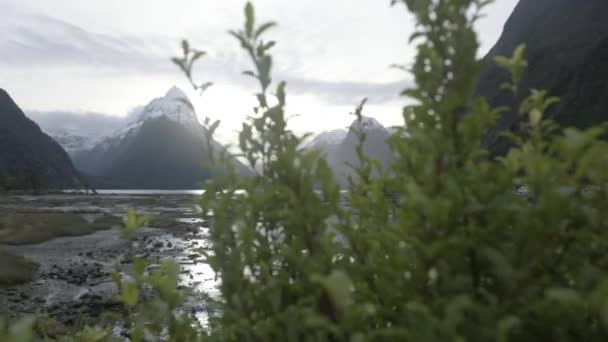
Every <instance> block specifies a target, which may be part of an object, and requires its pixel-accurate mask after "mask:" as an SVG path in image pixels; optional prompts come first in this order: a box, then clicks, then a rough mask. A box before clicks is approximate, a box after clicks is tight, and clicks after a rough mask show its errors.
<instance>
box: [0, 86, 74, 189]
mask: <svg viewBox="0 0 608 342" xmlns="http://www.w3.org/2000/svg"><path fill="white" fill-rule="evenodd" d="M9 179H10V181H9ZM78 179H79V175H78V173H77V172H76V170H75V169H74V167H73V166H72V162H71V161H70V158H69V157H68V154H67V153H66V152H65V151H64V150H63V149H62V148H61V146H59V144H58V143H57V142H55V141H54V140H53V139H51V138H50V137H49V136H48V135H46V134H44V133H43V132H42V131H41V130H40V127H38V125H37V124H36V123H34V122H33V121H32V120H30V119H28V118H27V117H26V116H25V114H23V111H21V109H19V107H18V106H17V104H16V103H15V102H14V101H13V99H12V98H11V97H10V96H9V94H8V93H7V92H6V91H4V90H3V89H0V180H1V181H8V182H10V183H11V186H12V187H17V188H37V187H43V188H66V187H73V186H75V185H77V183H78Z"/></svg>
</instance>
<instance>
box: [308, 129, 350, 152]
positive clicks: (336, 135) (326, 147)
mask: <svg viewBox="0 0 608 342" xmlns="http://www.w3.org/2000/svg"><path fill="white" fill-rule="evenodd" d="M346 134H347V132H346V130H345V129H335V130H332V131H326V132H322V133H320V134H318V135H316V136H315V137H314V138H313V139H312V140H310V141H308V142H306V143H304V144H303V145H302V149H305V150H308V149H319V150H321V151H322V152H323V153H324V154H325V155H329V154H331V153H333V151H334V150H335V149H336V148H337V147H338V146H340V144H341V143H342V141H344V139H345V138H346Z"/></svg>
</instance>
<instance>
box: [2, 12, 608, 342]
mask: <svg viewBox="0 0 608 342" xmlns="http://www.w3.org/2000/svg"><path fill="white" fill-rule="evenodd" d="M393 3H394V4H395V5H400V3H403V4H404V5H405V6H406V7H407V8H408V9H409V10H410V11H411V12H412V13H413V14H414V15H415V18H416V20H417V26H416V27H417V32H416V33H415V34H414V35H413V36H412V41H413V42H415V44H416V46H417V48H418V56H417V58H416V61H415V63H414V65H413V67H412V68H411V69H412V70H411V72H412V75H413V76H414V78H415V81H416V87H414V88H412V89H407V90H405V91H404V92H403V95H406V96H408V97H410V98H412V99H413V100H414V104H413V105H410V106H407V107H405V108H404V111H403V118H404V126H403V127H402V130H407V132H408V133H409V136H410V138H408V139H404V138H402V135H401V134H400V133H401V132H397V133H396V134H394V135H393V136H392V137H391V139H390V143H391V147H392V150H393V151H394V154H395V162H394V163H392V165H390V166H388V167H382V165H381V164H380V163H378V162H376V161H375V160H374V159H373V156H365V155H364V154H363V153H362V148H361V147H359V149H358V152H359V157H360V159H361V163H358V165H357V166H356V168H355V170H354V172H353V176H352V177H351V180H350V184H349V188H348V192H347V193H346V195H345V197H346V201H347V203H348V205H342V204H341V201H342V197H341V193H340V188H339V186H338V185H337V184H336V182H335V180H334V177H333V175H332V171H331V170H330V168H329V167H328V164H327V162H326V161H325V160H324V159H323V158H321V157H320V155H319V153H318V152H315V151H302V150H301V149H300V148H299V146H300V145H301V142H302V140H303V137H301V136H298V135H296V134H294V133H293V132H291V131H289V130H288V129H287V119H286V114H285V105H286V101H287V97H286V84H285V83H279V84H278V85H277V86H276V87H272V77H271V70H272V57H271V55H270V54H269V51H270V49H271V48H272V47H273V46H274V44H275V43H274V42H273V41H267V40H265V39H264V37H265V33H266V31H267V30H268V29H270V28H272V27H273V26H274V23H265V24H261V25H256V24H257V23H256V17H255V13H254V10H253V7H252V6H251V4H247V6H246V8H245V16H246V22H245V26H244V27H243V28H242V29H241V30H240V31H233V32H231V34H232V35H233V36H234V37H235V38H236V39H237V40H238V42H239V43H240V45H241V46H242V48H243V49H244V50H245V51H246V53H247V54H248V56H249V57H250V58H251V59H252V62H253V66H254V69H253V70H251V71H246V72H245V74H247V75H249V76H252V77H254V78H255V79H257V81H258V82H259V86H260V90H259V93H258V94H257V96H256V97H257V100H258V105H257V106H256V107H255V109H254V113H253V115H252V116H251V117H250V118H249V119H248V120H247V121H246V122H244V123H243V126H242V130H241V132H240V139H239V147H240V149H241V151H242V155H241V157H242V158H243V159H245V160H247V161H248V162H249V164H250V166H251V167H252V168H256V169H259V170H260V172H259V174H258V175H257V176H255V177H251V178H244V179H242V178H238V177H237V176H236V174H235V172H234V170H233V171H232V172H230V171H229V172H225V171H224V170H226V169H228V170H230V169H231V167H230V166H231V165H232V164H231V159H230V158H231V156H228V155H227V154H226V150H221V151H214V152H213V153H211V156H210V157H211V159H213V160H215V161H216V163H217V166H218V170H222V171H221V172H216V173H215V177H214V178H213V179H212V180H211V181H209V182H208V183H207V184H206V190H207V191H206V192H205V194H204V195H203V196H202V197H201V200H200V203H201V207H202V208H203V210H204V212H205V213H207V214H211V213H212V214H213V216H212V217H213V222H212V228H211V229H210V232H209V233H210V240H211V243H212V248H211V250H210V251H209V252H207V253H206V254H205V256H206V259H207V261H208V263H209V264H210V265H211V267H212V268H213V269H214V271H215V272H216V273H217V276H218V277H219V279H220V280H221V283H220V285H219V289H220V298H217V299H215V303H214V304H215V305H217V306H219V308H220V309H219V310H218V311H217V313H215V314H213V315H211V316H210V318H209V322H208V327H207V328H206V329H204V330H201V331H197V330H195V329H193V324H192V320H191V319H190V318H189V317H188V315H186V314H183V313H180V311H179V309H178V308H179V304H180V302H181V300H182V299H183V298H184V292H183V291H181V290H177V289H176V288H177V277H178V276H177V273H178V269H177V268H176V266H175V265H173V264H171V263H166V264H163V265H162V266H161V267H159V268H157V269H156V270H154V271H152V272H151V273H149V274H148V273H146V272H144V270H145V269H146V265H147V262H146V261H145V260H136V261H135V267H134V274H133V277H132V279H128V280H123V279H120V278H119V277H118V276H116V277H115V280H116V282H117V283H118V284H119V287H120V289H121V293H122V299H123V302H124V303H125V307H126V316H125V317H126V320H127V321H128V322H130V323H131V327H132V340H134V341H140V340H142V339H143V337H144V336H148V337H151V336H156V337H159V336H163V338H165V339H167V340H171V341H207V340H212V341H300V340H304V341H326V340H327V341H368V340H370V341H376V340H378V341H384V340H386V341H394V340H405V341H452V340H456V341H494V340H495V341H572V340H575V341H579V340H582V341H605V340H606V339H607V338H608V277H607V271H608V253H607V252H608V246H607V244H608V236H607V232H608V231H607V226H608V215H606V214H605V213H606V212H608V211H607V210H608V174H607V173H606V172H605V170H606V168H607V167H608V146H607V143H606V142H605V141H603V140H601V139H600V137H601V136H602V135H603V134H605V128H603V127H596V128H592V129H590V130H586V131H581V130H576V129H570V128H568V129H564V130H560V129H558V128H557V127H555V125H554V124H552V123H551V122H550V121H547V120H544V119H543V113H544V111H545V110H546V109H547V107H548V106H550V105H551V104H552V103H553V102H555V101H556V100H555V99H553V98H549V97H547V94H546V93H545V92H543V91H533V92H532V93H531V94H530V95H529V97H528V98H527V99H526V100H525V101H524V102H523V103H522V104H521V106H520V108H519V111H520V113H521V118H522V121H521V122H522V124H521V126H522V127H521V129H520V130H519V132H520V133H518V135H517V136H516V135H514V134H507V135H508V136H509V138H510V139H511V140H512V141H513V148H512V149H511V150H510V151H509V153H508V154H507V155H506V156H504V157H502V158H498V159H497V160H491V159H490V158H489V157H488V153H487V151H486V150H484V149H483V148H482V147H481V140H482V138H483V137H484V135H485V134H486V132H487V131H488V129H489V128H490V127H492V125H493V124H494V122H495V120H496V118H497V116H498V115H499V113H500V109H494V108H490V107H489V106H488V104H487V103H486V102H485V101H484V100H483V99H481V98H478V97H476V96H475V93H474V88H475V82H476V75H477V73H478V72H479V70H480V68H481V63H480V62H479V61H478V60H477V59H476V56H477V49H478V41H477V38H476V35H475V32H474V30H473V23H474V22H475V20H477V18H478V17H479V15H480V13H481V10H482V9H483V8H484V7H485V6H486V5H487V4H489V3H490V1H488V0H440V1H436V0H401V1H399V0H393ZM182 47H183V50H184V56H183V57H182V58H175V59H174V60H173V61H174V62H175V63H176V64H178V65H179V66H180V68H181V69H182V71H184V73H185V74H186V76H187V77H188V78H189V80H190V81H191V82H192V84H193V85H194V86H195V88H197V89H201V90H204V89H205V88H206V87H208V86H209V84H208V83H206V84H203V85H201V86H198V85H197V84H198V83H196V82H195V81H194V80H193V79H192V74H193V73H192V69H193V64H194V62H195V61H197V60H198V59H199V58H201V57H202V56H203V55H204V52H202V51H199V50H195V49H192V48H191V47H190V46H189V44H188V43H187V42H184V43H183V44H182ZM523 52H524V48H523V47H521V48H519V49H518V50H517V51H516V52H515V53H514V55H513V57H510V58H508V57H503V58H498V59H497V62H498V63H499V64H500V65H501V66H503V67H505V68H506V69H507V70H508V71H509V72H511V74H512V75H513V77H512V81H511V82H510V83H509V84H505V86H504V88H505V91H514V92H517V91H518V88H517V83H518V80H519V79H520V78H521V75H522V73H523V72H524V70H525V67H526V63H525V61H524V60H523ZM404 69H405V68H404ZM270 89H274V95H273V96H270V95H269V92H270ZM363 110H364V102H362V104H361V105H360V106H359V107H357V108H356V110H355V112H354V114H355V115H356V116H357V117H358V118H359V119H360V118H361V115H362V112H363ZM205 124H206V125H207V128H208V131H209V132H210V135H212V134H213V132H214V131H215V130H216V129H217V126H218V125H219V121H215V122H213V123H211V120H209V119H206V120H205ZM359 133H360V134H359V138H360V144H361V145H360V146H362V142H363V141H364V139H365V134H364V133H363V132H359ZM208 141H210V138H209V140H208ZM145 221H146V219H145V218H140V217H137V216H136V215H135V214H134V213H133V212H130V213H129V215H128V216H127V217H126V219H125V230H124V233H125V236H126V237H132V236H133V233H134V232H135V230H136V229H137V228H138V227H140V226H142V225H143V224H144V223H145ZM146 286H148V287H151V288H152V289H153V290H154V291H155V293H156V294H157V295H156V297H155V299H154V300H152V301H150V302H142V301H141V300H140V293H141V289H142V288H143V287H146ZM1 331H2V330H1V329H0V333H1ZM85 333H86V334H88V335H86V336H88V337H87V338H88V339H86V340H87V341H100V340H103V339H106V338H107V336H108V334H107V332H104V331H101V330H96V329H92V328H89V329H87V330H86V331H85ZM0 336H1V335H0ZM83 336H84V335H83Z"/></svg>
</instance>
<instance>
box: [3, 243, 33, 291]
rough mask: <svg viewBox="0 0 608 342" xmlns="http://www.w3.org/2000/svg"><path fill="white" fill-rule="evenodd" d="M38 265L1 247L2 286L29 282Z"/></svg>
mask: <svg viewBox="0 0 608 342" xmlns="http://www.w3.org/2000/svg"><path fill="white" fill-rule="evenodd" d="M37 268H38V265H37V264H36V263H34V262H31V261H29V260H27V259H25V258H23V257H20V256H16V255H13V254H10V253H7V252H6V251H3V250H2V249H0V286H11V285H17V284H21V283H26V282H29V281H30V280H31V279H32V275H33V274H34V271H36V269H37Z"/></svg>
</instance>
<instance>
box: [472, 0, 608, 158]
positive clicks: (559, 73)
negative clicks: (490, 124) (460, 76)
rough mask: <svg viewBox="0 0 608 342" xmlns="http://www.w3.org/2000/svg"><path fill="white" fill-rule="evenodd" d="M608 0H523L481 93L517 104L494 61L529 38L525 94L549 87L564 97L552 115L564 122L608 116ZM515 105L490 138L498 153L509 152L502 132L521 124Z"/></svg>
mask: <svg viewBox="0 0 608 342" xmlns="http://www.w3.org/2000/svg"><path fill="white" fill-rule="evenodd" d="M606 13H608V1H606V0H584V1H576V0H520V2H519V4H518V5H517V6H516V8H515V10H514V12H513V14H512V15H511V17H510V18H509V20H508V21H507V23H506V25H505V27H504V31H503V33H502V36H501V37H500V39H499V41H498V43H497V44H496V45H495V46H494V47H493V48H492V50H491V51H490V52H489V54H488V56H486V59H485V63H486V69H485V70H484V72H483V73H482V74H481V77H480V80H479V85H478V93H479V94H480V95H482V96H484V97H485V98H486V99H487V100H488V101H489V102H490V103H491V104H492V105H494V106H509V107H511V108H515V107H516V106H517V105H516V104H517V103H518V101H515V100H516V99H514V97H513V96H512V95H510V94H509V93H508V91H505V90H501V89H500V84H501V83H503V82H505V81H507V80H508V78H509V75H508V74H507V73H506V72H505V71H502V70H500V69H499V68H498V67H497V66H496V65H495V63H494V62H493V58H492V57H494V56H498V55H503V56H510V55H511V54H512V53H513V50H514V49H515V47H517V45H519V44H520V43H523V44H526V46H527V48H526V55H525V57H526V59H527V60H528V63H529V66H528V70H527V71H526V74H525V76H524V78H523V80H522V83H521V88H520V94H519V99H517V100H520V99H521V98H522V97H524V96H525V95H527V94H529V91H530V89H534V88H536V89H545V90H547V91H548V92H549V94H550V95H551V96H557V97H559V98H560V99H561V102H560V103H559V104H557V105H554V106H553V107H551V109H550V110H549V112H548V116H549V117H550V118H551V119H553V120H555V121H556V122H557V123H559V124H560V125H561V126H574V127H579V128H585V127H589V126H591V125H595V124H598V123H600V122H604V121H608V20H606ZM517 122H518V115H517V113H516V112H515V111H509V112H507V113H505V114H504V115H503V116H502V117H501V119H500V120H499V122H498V125H497V127H496V129H495V130H493V131H492V132H491V133H490V134H489V136H488V138H487V140H486V142H485V143H486V145H487V146H488V147H489V148H490V150H491V151H492V152H494V153H496V154H502V153H504V152H506V149H507V144H506V142H505V141H502V140H500V139H497V133H498V132H499V131H502V130H505V129H514V128H515V127H516V126H517Z"/></svg>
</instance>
